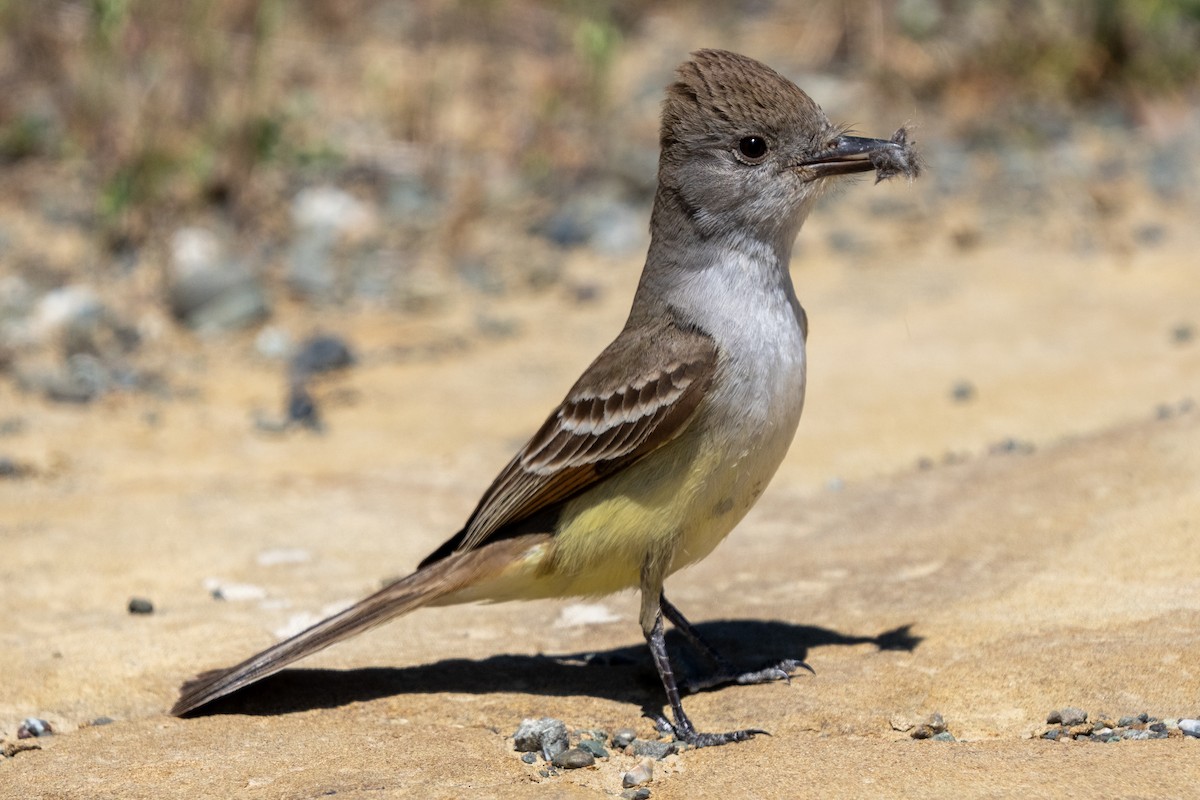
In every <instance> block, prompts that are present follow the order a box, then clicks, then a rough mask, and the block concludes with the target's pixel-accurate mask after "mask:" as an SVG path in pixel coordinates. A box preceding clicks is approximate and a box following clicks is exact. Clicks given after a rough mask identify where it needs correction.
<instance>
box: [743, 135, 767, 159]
mask: <svg viewBox="0 0 1200 800" xmlns="http://www.w3.org/2000/svg"><path fill="white" fill-rule="evenodd" d="M738 152H739V153H741V154H742V155H743V156H745V157H746V158H748V159H750V160H751V161H757V160H758V159H760V158H762V157H763V156H765V155H766V154H767V140H766V139H764V138H763V137H761V136H747V137H745V138H744V139H742V140H741V141H740V142H738Z"/></svg>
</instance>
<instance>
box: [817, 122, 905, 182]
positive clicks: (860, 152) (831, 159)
mask: <svg viewBox="0 0 1200 800" xmlns="http://www.w3.org/2000/svg"><path fill="white" fill-rule="evenodd" d="M897 133H899V132H897ZM897 139H898V141H897ZM908 147H909V145H908V144H907V142H905V140H904V138H903V137H902V136H896V137H893V138H892V141H890V142H889V141H886V140H884V139H864V138H862V137H861V136H839V137H837V138H836V139H834V140H833V142H832V143H831V146H830V147H829V149H827V150H825V151H824V152H822V153H819V154H817V155H815V156H813V157H812V158H809V159H806V160H804V161H801V162H800V165H799V166H802V167H807V168H808V169H809V170H810V171H811V172H812V173H813V176H814V177H816V178H828V177H830V176H831V175H850V174H852V173H855V172H871V171H872V170H874V169H876V168H877V167H878V166H879V165H880V164H891V163H894V162H895V161H896V160H897V159H898V158H902V157H903V156H904V154H905V153H906V152H907V148H908Z"/></svg>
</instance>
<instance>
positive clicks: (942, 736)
mask: <svg viewBox="0 0 1200 800" xmlns="http://www.w3.org/2000/svg"><path fill="white" fill-rule="evenodd" d="M932 741H935V742H957V741H958V739H955V738H954V734H953V733H951V732H950V731H942V732H941V733H935V734H934V735H933V739H932Z"/></svg>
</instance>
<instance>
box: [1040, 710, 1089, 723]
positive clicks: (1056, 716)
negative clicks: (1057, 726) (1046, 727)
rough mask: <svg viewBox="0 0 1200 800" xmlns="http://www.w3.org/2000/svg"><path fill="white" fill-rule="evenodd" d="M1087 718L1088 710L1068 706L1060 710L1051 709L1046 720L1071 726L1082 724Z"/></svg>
mask: <svg viewBox="0 0 1200 800" xmlns="http://www.w3.org/2000/svg"><path fill="white" fill-rule="evenodd" d="M1087 718H1088V715H1087V712H1086V711H1084V710H1083V709H1082V708H1075V707H1074V706H1067V707H1066V708H1063V709H1060V710H1058V711H1051V712H1050V714H1049V715H1048V716H1047V717H1046V722H1050V723H1061V724H1062V725H1064V726H1065V727H1068V728H1069V727H1071V726H1072V725H1081V724H1083V723H1084V722H1087Z"/></svg>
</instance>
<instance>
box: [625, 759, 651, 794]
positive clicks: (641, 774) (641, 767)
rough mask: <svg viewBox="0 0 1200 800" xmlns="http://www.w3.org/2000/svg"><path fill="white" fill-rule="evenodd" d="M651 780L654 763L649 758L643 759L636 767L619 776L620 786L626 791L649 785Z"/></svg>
mask: <svg viewBox="0 0 1200 800" xmlns="http://www.w3.org/2000/svg"><path fill="white" fill-rule="evenodd" d="M653 779H654V761H653V760H652V759H649V758H643V759H642V760H641V761H640V762H639V763H638V765H637V766H636V767H634V768H633V769H631V770H629V772H626V773H625V774H624V775H622V776H621V786H622V787H624V788H626V789H632V788H633V787H635V786H641V785H642V784H644V783H649V782H650V781H652V780H653Z"/></svg>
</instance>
